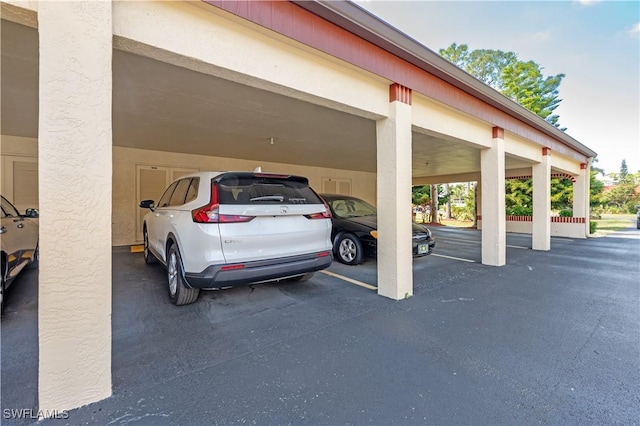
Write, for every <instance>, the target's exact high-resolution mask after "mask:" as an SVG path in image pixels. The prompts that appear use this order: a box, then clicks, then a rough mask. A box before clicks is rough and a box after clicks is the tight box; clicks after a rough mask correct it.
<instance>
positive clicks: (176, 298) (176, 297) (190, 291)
mask: <svg viewBox="0 0 640 426" xmlns="http://www.w3.org/2000/svg"><path fill="white" fill-rule="evenodd" d="M182 274H183V271H182V259H181V258H180V252H179V251H178V247H177V245H176V244H172V245H171V247H169V252H168V254H167V279H168V281H169V298H170V299H171V303H173V304H174V305H178V306H179V305H188V304H190V303H193V302H195V301H196V300H197V299H198V295H199V294H200V289H199V288H188V287H186V286H185V285H184V280H183V278H182V277H183V275H182Z"/></svg>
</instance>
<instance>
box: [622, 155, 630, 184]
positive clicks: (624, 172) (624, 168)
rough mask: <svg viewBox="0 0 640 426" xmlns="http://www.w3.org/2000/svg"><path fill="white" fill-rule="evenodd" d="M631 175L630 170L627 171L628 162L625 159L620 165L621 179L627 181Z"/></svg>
mask: <svg viewBox="0 0 640 426" xmlns="http://www.w3.org/2000/svg"><path fill="white" fill-rule="evenodd" d="M628 175H629V169H627V160H625V159H623V160H622V164H620V179H623V180H624V179H625V178H626V177H627V176H628Z"/></svg>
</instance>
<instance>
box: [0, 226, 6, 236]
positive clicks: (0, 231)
mask: <svg viewBox="0 0 640 426" xmlns="http://www.w3.org/2000/svg"><path fill="white" fill-rule="evenodd" d="M5 232H7V228H5V227H4V226H3V227H2V228H0V234H4V233H5Z"/></svg>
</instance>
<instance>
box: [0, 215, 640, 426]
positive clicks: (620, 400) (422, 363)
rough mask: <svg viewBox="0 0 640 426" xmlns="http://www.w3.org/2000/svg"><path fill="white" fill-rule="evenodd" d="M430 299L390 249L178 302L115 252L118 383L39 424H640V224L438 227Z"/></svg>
mask: <svg viewBox="0 0 640 426" xmlns="http://www.w3.org/2000/svg"><path fill="white" fill-rule="evenodd" d="M433 230H434V233H435V235H436V238H437V246H436V249H435V251H434V255H432V256H427V257H423V258H416V259H414V289H415V290H414V295H413V297H411V298H409V299H407V300H402V301H399V302H396V301H392V300H389V299H386V298H382V297H379V296H377V294H376V291H375V286H376V285H377V274H376V262H375V260H374V259H369V260H367V261H366V262H365V263H363V264H362V265H359V266H355V267H350V266H346V265H341V264H338V263H335V262H334V265H332V267H331V268H330V269H329V270H328V272H329V273H330V274H326V273H317V274H316V275H315V276H314V277H313V278H312V279H311V280H310V281H308V282H305V283H288V282H282V283H276V284H261V285H253V286H247V287H238V288H234V289H228V290H221V291H213V292H204V293H201V296H200V299H199V300H198V301H197V302H196V303H195V304H193V305H188V306H183V307H175V306H173V305H171V304H170V303H169V300H168V297H167V294H166V291H167V290H166V287H165V273H164V270H163V269H162V267H161V266H159V265H151V266H150V265H145V264H144V261H143V259H142V255H141V254H140V253H130V252H129V250H128V248H114V250H113V317H112V326H113V348H112V351H113V353H112V360H113V366H112V367H113V376H112V377H113V396H112V397H110V398H108V399H106V400H103V401H100V402H97V403H94V404H91V405H88V406H85V407H82V408H79V409H75V410H71V411H69V412H68V413H66V414H67V415H68V416H67V418H66V419H51V420H45V421H44V422H40V423H39V424H46V425H48V424H53V425H63V424H73V425H75V424H101V425H104V424H110V425H124V424H141V425H165V424H166V425H206V424H224V425H227V424H245V423H246V424H259V425H271V424H278V425H280V424H296V425H297V424H314V425H316V424H321V425H336V424H363V425H364V424H373V425H422V424H443V425H449V424H455V425H460V424H475V425H477V424H482V425H485V424H487V425H488V424H491V425H494V424H540V423H542V424H638V423H640V327H639V326H638V324H639V319H640V230H636V229H628V230H625V231H622V232H618V233H616V234H613V235H611V236H608V237H602V238H590V239H588V240H575V239H564V238H553V239H552V244H551V247H552V249H551V251H549V252H539V251H533V250H531V249H530V247H531V238H530V236H525V235H517V234H509V235H508V237H507V243H508V248H507V265H506V266H504V267H499V268H496V267H490V266H483V265H481V264H480V244H479V241H480V240H479V237H480V235H479V232H477V231H472V230H456V229H449V228H440V227H438V228H434V229H433ZM1 332H2V335H1V343H2V347H1V355H2V360H1V362H2V374H1V379H2V388H1V404H2V419H0V420H1V421H2V424H7V425H14V424H32V423H35V421H34V420H33V419H16V418H7V417H10V416H7V414H8V412H7V411H6V410H11V409H33V410H34V412H37V408H38V406H37V365H38V363H37V353H38V340H37V269H33V270H28V271H24V272H23V274H22V276H21V277H19V279H18V280H17V281H16V282H15V285H14V286H12V288H11V289H10V290H9V292H8V296H7V304H6V311H5V315H4V316H3V318H2V328H1Z"/></svg>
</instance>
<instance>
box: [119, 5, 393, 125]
mask: <svg viewBox="0 0 640 426" xmlns="http://www.w3.org/2000/svg"><path fill="white" fill-rule="evenodd" d="M159 28H162V31H158V29H159ZM114 36H115V37H116V47H117V48H120V49H122V50H129V51H131V52H133V53H137V54H141V55H143V56H149V57H154V58H156V59H159V60H163V61H166V62H171V63H174V65H178V66H183V67H186V68H189V69H194V70H196V71H199V72H203V73H207V74H211V75H216V76H219V77H222V78H226V79H229V80H232V81H238V82H241V83H242V84H246V85H249V86H254V87H259V88H262V89H266V90H270V91H273V92H276V93H280V94H284V95H286V96H290V97H294V98H298V99H302V100H305V101H308V102H312V103H315V104H318V105H322V106H327V107H329V108H334V109H339V110H342V111H347V112H350V113H353V114H357V115H361V116H366V117H368V118H380V117H383V116H385V115H386V114H387V113H388V111H387V109H388V106H387V99H388V86H389V81H387V80H385V79H383V78H381V77H378V76H375V75H374V74H371V73H367V72H365V71H364V70H362V69H358V68H356V67H354V66H352V65H349V64H347V63H346V62H344V61H339V60H337V59H335V58H333V57H331V56H329V55H326V54H322V53H320V52H318V51H315V50H312V49H310V48H308V47H307V46H305V45H303V44H301V43H297V42H295V41H293V40H291V39H289V38H285V37H283V36H279V35H277V34H275V33H272V32H267V31H266V30H265V29H264V28H262V27H259V26H257V25H255V24H252V23H250V22H248V21H245V20H241V19H239V18H237V17H235V16H233V15H231V14H229V13H227V12H224V11H223V10H221V9H219V8H217V7H213V6H209V5H206V4H201V5H199V6H198V4H197V2H116V3H114ZM129 40H133V41H135V43H129V42H128V41H129ZM185 40H189V41H188V42H185ZM158 49H160V50H158ZM167 52H171V53H173V54H175V55H171V54H168V53H167Z"/></svg>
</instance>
